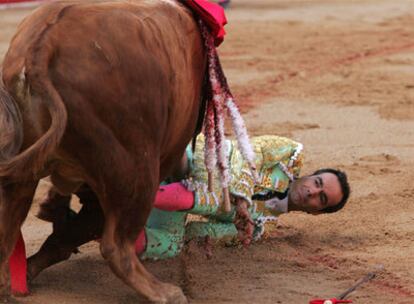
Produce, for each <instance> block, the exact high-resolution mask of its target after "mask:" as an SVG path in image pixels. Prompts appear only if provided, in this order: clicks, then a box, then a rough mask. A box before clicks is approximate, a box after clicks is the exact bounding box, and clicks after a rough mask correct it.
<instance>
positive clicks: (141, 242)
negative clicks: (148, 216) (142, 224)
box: [135, 228, 147, 254]
mask: <svg viewBox="0 0 414 304" xmlns="http://www.w3.org/2000/svg"><path fill="white" fill-rule="evenodd" d="M146 245H147V238H146V237H145V228H144V229H142V230H141V232H140V233H139V234H138V237H137V239H136V241H135V253H137V254H140V253H141V252H144V250H145V247H146Z"/></svg>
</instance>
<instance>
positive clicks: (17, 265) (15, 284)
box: [9, 232, 29, 296]
mask: <svg viewBox="0 0 414 304" xmlns="http://www.w3.org/2000/svg"><path fill="white" fill-rule="evenodd" d="M9 267H10V284H11V291H12V293H13V294H14V295H20V296H22V295H26V294H28V293H29V289H28V288H27V260H26V247H25V245H24V240H23V235H22V233H21V232H20V236H19V239H18V240H17V243H16V245H15V247H14V250H13V253H12V255H11V256H10V259H9Z"/></svg>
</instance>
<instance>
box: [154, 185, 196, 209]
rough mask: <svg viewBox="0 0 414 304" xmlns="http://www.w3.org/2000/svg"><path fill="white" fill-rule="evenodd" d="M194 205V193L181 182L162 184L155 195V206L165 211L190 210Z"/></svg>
mask: <svg viewBox="0 0 414 304" xmlns="http://www.w3.org/2000/svg"><path fill="white" fill-rule="evenodd" d="M193 206H194V193H193V192H192V191H188V190H187V188H185V187H184V186H183V185H182V184H181V183H172V184H168V185H165V186H160V187H159V189H158V191H157V195H156V196H155V202H154V207H155V208H158V209H160V210H164V211H179V210H189V209H191V208H193Z"/></svg>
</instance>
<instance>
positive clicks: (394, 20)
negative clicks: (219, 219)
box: [0, 0, 414, 304]
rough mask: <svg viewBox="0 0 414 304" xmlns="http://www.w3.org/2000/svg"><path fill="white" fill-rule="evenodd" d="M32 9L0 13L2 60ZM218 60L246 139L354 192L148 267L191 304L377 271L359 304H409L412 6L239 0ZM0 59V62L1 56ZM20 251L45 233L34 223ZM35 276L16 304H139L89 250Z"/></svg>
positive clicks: (252, 297)
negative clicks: (335, 173)
mask: <svg viewBox="0 0 414 304" xmlns="http://www.w3.org/2000/svg"><path fill="white" fill-rule="evenodd" d="M28 13H30V9H19V10H18V9H9V10H5V11H0V58H3V56H4V54H5V52H6V50H7V46H8V43H9V41H10V39H11V37H12V35H13V33H14V31H15V29H16V26H17V24H18V22H19V21H20V20H21V19H22V18H23V17H24V16H25V15H27V14H28ZM227 15H228V19H229V25H228V26H227V37H226V40H225V43H224V44H223V45H222V46H221V47H220V49H219V51H220V55H221V58H222V62H223V65H224V68H225V71H226V73H227V76H228V80H229V82H230V84H231V87H232V90H233V93H234V94H235V95H236V97H237V98H238V100H239V104H240V106H241V108H242V110H243V113H244V117H245V119H246V122H247V125H248V127H249V130H250V133H251V134H267V133H274V134H280V135H286V136H291V137H293V138H294V139H296V140H299V141H301V142H302V143H303V144H304V145H305V151H306V162H305V167H304V168H303V173H305V174H306V173H311V172H312V171H313V170H315V169H318V168H320V167H326V166H333V167H338V168H340V169H343V170H346V172H348V174H349V178H350V181H351V184H352V189H353V192H352V197H351V199H350V201H349V204H348V206H346V208H345V209H344V210H343V211H341V212H339V213H338V214H334V215H329V216H327V215H321V216H310V215H303V214H299V213H292V214H288V215H284V216H281V217H280V219H279V224H278V227H277V229H276V230H275V231H274V232H272V234H271V235H270V236H269V237H268V238H267V239H266V240H262V241H260V242H258V243H256V244H254V245H253V246H251V247H250V248H248V249H243V248H225V247H216V248H214V256H213V258H212V259H210V260H207V259H206V258H205V257H204V255H203V253H202V252H199V251H197V250H193V251H192V252H190V253H188V254H185V255H183V256H181V257H179V258H176V259H173V260H169V261H163V262H149V263H146V265H147V266H148V267H149V268H150V269H151V271H152V272H154V273H156V274H157V275H158V276H159V277H160V278H162V279H163V280H166V281H169V282H174V283H176V284H179V285H180V286H181V287H182V288H183V289H184V291H185V293H186V294H187V295H188V297H189V300H190V302H191V303H269V304H270V303H272V304H273V303H286V304H291V303H307V301H309V300H310V299H312V298H315V297H332V296H335V295H337V294H339V293H341V292H342V291H343V290H345V289H346V288H348V287H349V286H351V285H352V284H353V283H354V282H355V281H356V280H358V279H359V278H360V277H362V276H363V275H365V274H366V273H367V272H369V271H371V270H373V269H376V268H378V267H380V266H381V265H382V266H383V267H384V270H383V271H382V272H381V273H380V274H379V275H378V277H377V278H376V279H374V280H373V281H371V282H370V283H368V284H366V285H364V286H362V287H361V288H360V289H358V290H357V291H356V292H354V293H353V294H352V295H351V298H352V299H353V300H354V302H355V303H361V304H362V303H363V304H374V303H381V304H382V303H399V304H402V303H405V304H412V303H414V182H413V180H414V26H413V25H414V1H411V0H376V1H374V0H371V1H370V0H355V1H349V0H325V1H323V0H315V1H313V0H312V1H297V0H285V1H281V0H255V1H248V0H234V1H233V3H232V6H231V8H230V9H229V10H228V12H227ZM0 60H1V59H0ZM46 188H47V183H42V185H41V186H40V189H39V195H38V196H37V197H36V199H35V203H34V204H33V208H32V211H31V213H30V215H29V217H28V219H27V221H26V222H25V225H24V234H25V237H26V240H27V243H28V251H29V253H33V252H34V251H35V250H37V248H38V247H39V246H40V244H41V242H42V241H43V240H44V239H45V237H46V235H47V234H48V233H49V232H50V226H49V224H47V223H43V222H41V221H40V220H38V219H36V218H35V217H34V214H35V212H36V206H37V203H38V201H39V197H40V196H41V195H42V193H43V192H44V191H45V189H46ZM80 250H81V254H78V255H76V256H74V257H72V258H71V259H70V260H69V261H67V262H64V263H62V264H59V265H56V266H54V267H52V268H50V269H48V270H46V271H45V272H44V273H42V274H41V275H40V276H39V277H38V278H37V279H36V280H35V282H34V283H33V285H32V286H31V290H32V294H31V295H30V296H29V297H27V298H24V299H19V301H20V302H21V303H33V304H40V303H42V304H44V303H48V304H49V303H67V304H75V303H76V304H77V303H88V304H94V303H108V304H109V303H111V304H112V303H123V304H124V303H125V304H126V303H136V302H137V301H138V300H137V297H136V296H135V295H134V293H133V292H132V291H131V290H129V289H128V288H127V287H126V286H124V285H123V284H122V283H121V282H120V281H119V280H118V279H117V278H115V276H114V275H112V273H111V271H110V270H109V268H108V267H107V266H106V264H105V262H104V261H103V260H102V258H101V256H100V254H99V250H98V247H97V244H96V243H90V244H87V245H85V246H83V247H82V248H81V249H80Z"/></svg>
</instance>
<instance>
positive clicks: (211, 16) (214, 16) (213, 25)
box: [182, 0, 227, 46]
mask: <svg viewBox="0 0 414 304" xmlns="http://www.w3.org/2000/svg"><path fill="white" fill-rule="evenodd" d="M182 2H183V3H184V4H185V5H187V6H188V7H190V8H191V10H192V11H193V12H194V13H195V14H196V15H198V16H199V17H200V18H201V19H202V20H203V21H204V22H205V23H206V24H207V26H208V27H209V28H210V30H211V34H212V35H213V37H214V38H215V39H214V44H215V45H216V46H219V45H220V44H221V43H222V42H223V40H224V35H225V34H226V31H225V30H224V25H226V24H227V19H226V15H225V14H224V9H223V8H222V7H221V6H220V5H218V4H215V3H211V2H209V1H206V0H184V1H182Z"/></svg>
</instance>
